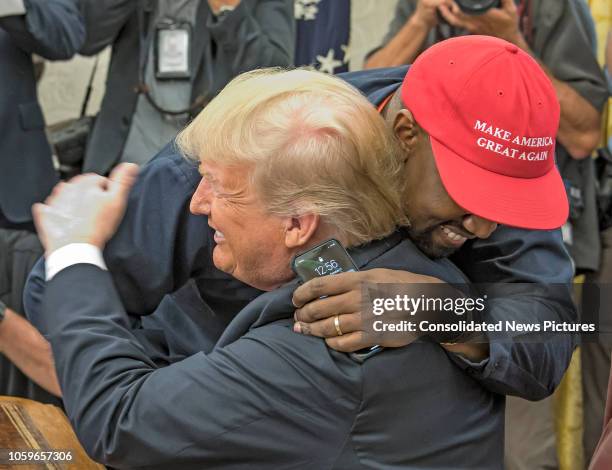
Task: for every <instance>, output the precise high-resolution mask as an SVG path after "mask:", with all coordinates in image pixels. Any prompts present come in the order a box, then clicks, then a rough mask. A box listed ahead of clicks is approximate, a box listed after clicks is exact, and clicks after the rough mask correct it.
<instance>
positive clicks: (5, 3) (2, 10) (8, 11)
mask: <svg viewBox="0 0 612 470" xmlns="http://www.w3.org/2000/svg"><path fill="white" fill-rule="evenodd" d="M25 13H26V9H25V5H24V4H23V0H1V1H0V17H2V16H13V15H25Z"/></svg>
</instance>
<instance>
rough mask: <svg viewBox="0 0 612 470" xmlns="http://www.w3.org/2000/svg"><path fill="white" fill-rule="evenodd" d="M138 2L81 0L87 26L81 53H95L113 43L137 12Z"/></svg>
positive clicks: (125, 0)
mask: <svg viewBox="0 0 612 470" xmlns="http://www.w3.org/2000/svg"><path fill="white" fill-rule="evenodd" d="M138 3H139V2H138V1H134V0H80V1H79V4H80V8H81V11H82V13H83V18H84V19H85V24H86V27H87V37H86V39H85V43H84V44H83V47H82V48H81V51H80V52H81V54H83V55H95V54H97V53H98V52H100V51H102V49H104V48H105V47H107V46H110V45H111V44H113V42H115V39H116V38H117V35H118V34H119V32H120V31H121V29H122V28H123V26H124V25H125V23H126V22H127V21H128V19H129V18H130V16H131V15H134V14H136V6H137V5H138ZM135 53H137V52H136V51H135Z"/></svg>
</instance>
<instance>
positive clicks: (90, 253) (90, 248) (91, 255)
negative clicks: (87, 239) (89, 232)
mask: <svg viewBox="0 0 612 470" xmlns="http://www.w3.org/2000/svg"><path fill="white" fill-rule="evenodd" d="M81 263H86V264H93V265H95V266H98V267H99V268H100V269H104V270H105V271H108V268H107V267H106V263H105V262H104V258H103V257H102V251H101V250H100V248H98V247H97V246H94V245H90V244H89V243H71V244H69V245H66V246H63V247H61V248H58V249H57V250H55V251H54V252H53V253H51V254H50V255H49V256H47V259H46V260H45V271H46V276H45V277H46V279H47V282H49V281H50V280H51V279H53V277H54V276H55V275H56V274H57V273H59V272H60V271H61V270H63V269H66V268H69V267H70V266H72V265H75V264H81Z"/></svg>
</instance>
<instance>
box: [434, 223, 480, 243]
mask: <svg viewBox="0 0 612 470" xmlns="http://www.w3.org/2000/svg"><path fill="white" fill-rule="evenodd" d="M440 229H441V230H442V233H443V234H444V235H443V237H444V239H445V240H446V241H448V242H449V243H450V244H451V245H453V246H461V245H463V244H464V243H465V242H466V241H467V240H468V239H469V238H472V237H467V236H465V235H462V234H460V233H457V230H454V227H452V226H449V225H440Z"/></svg>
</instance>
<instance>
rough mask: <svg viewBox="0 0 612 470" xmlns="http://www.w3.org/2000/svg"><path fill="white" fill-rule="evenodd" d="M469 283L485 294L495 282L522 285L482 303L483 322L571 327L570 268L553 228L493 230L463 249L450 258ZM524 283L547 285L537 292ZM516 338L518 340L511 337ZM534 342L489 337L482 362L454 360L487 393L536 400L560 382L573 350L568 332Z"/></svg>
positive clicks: (572, 312) (572, 314) (544, 337)
mask: <svg viewBox="0 0 612 470" xmlns="http://www.w3.org/2000/svg"><path fill="white" fill-rule="evenodd" d="M453 260H454V261H455V263H456V264H457V266H459V268H460V269H461V270H462V271H463V272H464V273H465V274H466V275H467V276H468V277H469V278H470V280H471V281H472V282H474V283H483V284H481V288H482V290H483V291H484V292H482V294H483V295H487V294H488V293H489V294H490V292H487V291H488V290H490V289H494V288H496V287H499V286H496V283H511V284H516V283H525V285H524V287H525V288H522V289H521V288H516V289H511V290H510V291H509V293H508V295H506V296H504V298H503V299H499V300H496V299H495V298H494V297H495V295H491V297H492V299H491V300H489V301H488V302H487V307H488V308H487V310H486V312H485V317H484V320H485V321H487V322H488V323H496V322H498V321H506V320H515V321H517V322H519V323H540V324H541V323H542V322H544V321H547V320H548V321H555V322H559V323H562V322H566V323H573V322H575V321H576V319H577V315H576V309H575V306H574V304H573V301H572V298H571V280H572V276H573V265H572V262H571V260H570V258H569V255H568V253H567V250H566V249H565V247H564V245H563V241H562V237H561V233H560V231H558V230H555V231H536V230H522V229H517V228H510V227H505V226H502V227H499V228H498V229H497V231H496V232H494V233H493V235H492V236H491V237H490V238H489V239H487V240H477V241H475V242H473V243H472V244H470V245H468V246H466V247H464V248H463V249H462V250H460V252H459V253H458V254H457V255H456V256H455V257H454V259H453ZM528 283H535V284H539V285H543V286H548V287H547V288H545V289H544V291H542V289H538V288H536V287H534V288H529V286H528ZM516 339H518V338H516ZM535 339H536V340H535V341H534V340H529V339H527V340H525V338H522V340H513V338H508V336H507V335H506V337H505V338H496V337H495V336H494V335H492V334H490V335H489V341H490V355H489V359H488V361H486V362H485V363H484V364H472V363H470V362H468V361H465V360H464V359H462V358H459V357H456V356H455V357H454V359H455V360H456V362H457V363H458V364H459V365H460V366H461V367H463V368H466V369H467V372H468V373H470V374H471V375H472V376H473V377H474V378H475V379H477V380H479V381H480V382H481V383H482V384H483V385H484V386H485V387H487V388H488V389H489V390H491V391H493V392H496V393H501V394H504V395H516V396H519V397H522V398H525V399H528V400H540V399H542V398H545V397H547V396H548V395H550V394H552V392H553V391H554V390H555V388H556V387H557V386H558V385H559V383H560V382H561V379H562V377H563V374H564V373H565V371H566V369H567V367H568V366H569V362H570V359H571V356H572V352H573V350H574V347H575V346H576V338H575V336H574V335H572V334H562V335H545V336H539V337H538V338H535Z"/></svg>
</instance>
